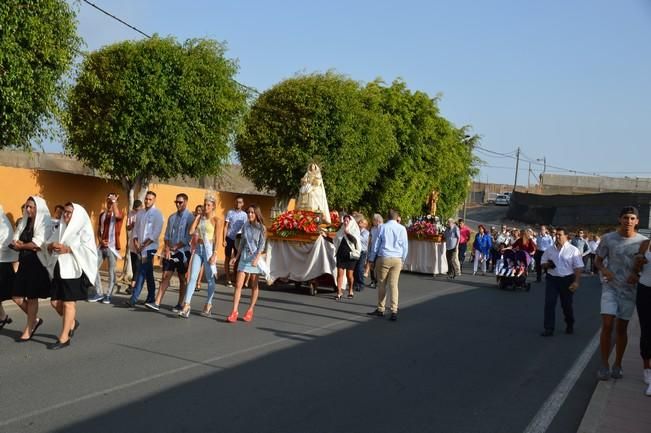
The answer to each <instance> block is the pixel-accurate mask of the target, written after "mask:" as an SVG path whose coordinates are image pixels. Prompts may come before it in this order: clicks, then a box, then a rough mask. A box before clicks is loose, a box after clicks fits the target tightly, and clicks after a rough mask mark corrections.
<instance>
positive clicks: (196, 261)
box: [184, 244, 215, 305]
mask: <svg viewBox="0 0 651 433" xmlns="http://www.w3.org/2000/svg"><path fill="white" fill-rule="evenodd" d="M211 255H212V251H207V250H206V246H205V245H204V244H198V245H197V248H196V249H195V250H194V257H193V258H192V265H191V267H190V281H189V282H188V290H187V292H185V299H184V302H185V303H186V304H187V305H190V302H191V301H192V295H194V290H195V289H196V288H197V280H198V279H199V271H200V270H201V265H202V264H203V272H204V273H205V274H206V279H207V280H208V297H207V298H206V304H212V297H213V295H214V294H215V278H214V277H213V273H212V269H211V268H210V263H209V260H210V256H211Z"/></svg>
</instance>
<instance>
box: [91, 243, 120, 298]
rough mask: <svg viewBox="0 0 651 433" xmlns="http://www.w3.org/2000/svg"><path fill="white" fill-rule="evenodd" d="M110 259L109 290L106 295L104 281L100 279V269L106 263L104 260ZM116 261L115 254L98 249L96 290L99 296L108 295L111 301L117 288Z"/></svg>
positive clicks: (105, 249)
mask: <svg viewBox="0 0 651 433" xmlns="http://www.w3.org/2000/svg"><path fill="white" fill-rule="evenodd" d="M105 259H108V262H109V267H108V278H109V279H108V288H107V289H106V293H104V290H102V279H101V278H100V275H99V268H100V267H101V266H102V263H104V260H105ZM115 261H116V257H115V254H113V252H112V251H111V250H109V249H108V248H98V249H97V279H96V280H95V290H97V294H98V295H106V297H107V298H109V299H111V295H112V294H113V288H114V286H115V280H116V278H115Z"/></svg>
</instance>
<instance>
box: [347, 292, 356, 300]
mask: <svg viewBox="0 0 651 433" xmlns="http://www.w3.org/2000/svg"><path fill="white" fill-rule="evenodd" d="M354 297H355V294H354V293H349V294H348V296H347V298H348V299H353V298H354Z"/></svg>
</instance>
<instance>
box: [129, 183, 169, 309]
mask: <svg viewBox="0 0 651 433" xmlns="http://www.w3.org/2000/svg"><path fill="white" fill-rule="evenodd" d="M154 203H156V193H155V192H153V191H147V194H145V208H144V209H143V210H141V211H140V212H138V215H137V216H136V224H135V227H134V228H133V240H132V242H133V246H134V248H135V250H136V251H138V254H139V255H140V261H141V263H140V269H139V270H138V277H137V278H136V286H135V287H134V288H133V293H132V294H131V299H129V300H128V301H126V304H127V306H130V307H134V306H135V305H136V302H138V297H139V296H140V292H141V291H142V286H143V285H144V283H145V279H146V280H147V300H146V301H145V302H149V303H154V302H155V300H156V281H155V280H154V256H155V255H156V251H157V250H158V239H159V238H160V234H161V231H163V214H162V213H161V211H160V210H158V209H157V208H156V207H155V206H154Z"/></svg>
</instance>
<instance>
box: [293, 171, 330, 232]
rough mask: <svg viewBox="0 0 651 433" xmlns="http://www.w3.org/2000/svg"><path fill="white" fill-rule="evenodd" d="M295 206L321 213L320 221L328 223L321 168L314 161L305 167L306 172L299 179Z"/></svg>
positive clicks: (328, 213) (328, 216)
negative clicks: (299, 186)
mask: <svg viewBox="0 0 651 433" xmlns="http://www.w3.org/2000/svg"><path fill="white" fill-rule="evenodd" d="M296 208H297V209H299V210H309V211H313V212H317V213H321V221H322V222H324V223H326V224H330V210H329V208H328V201H327V200H326V193H325V187H324V186H323V178H322V177H321V169H320V168H319V166H318V165H316V164H314V163H312V164H310V165H309V166H308V167H307V172H306V173H305V176H303V178H302V179H301V188H300V189H299V193H298V200H297V203H296Z"/></svg>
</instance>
